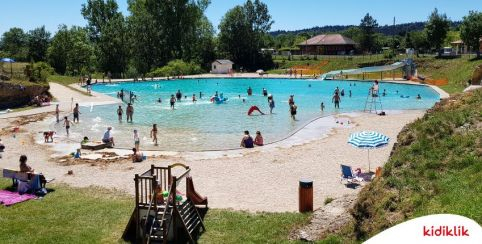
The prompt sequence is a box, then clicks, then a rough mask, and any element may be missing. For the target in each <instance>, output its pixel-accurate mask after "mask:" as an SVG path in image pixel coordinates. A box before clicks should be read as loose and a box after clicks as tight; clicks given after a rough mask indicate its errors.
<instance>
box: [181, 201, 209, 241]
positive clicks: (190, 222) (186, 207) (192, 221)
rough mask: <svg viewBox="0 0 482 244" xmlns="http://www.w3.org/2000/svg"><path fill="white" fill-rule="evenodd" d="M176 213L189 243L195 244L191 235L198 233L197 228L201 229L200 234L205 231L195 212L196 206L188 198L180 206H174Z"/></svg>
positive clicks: (198, 215) (199, 216)
mask: <svg viewBox="0 0 482 244" xmlns="http://www.w3.org/2000/svg"><path fill="white" fill-rule="evenodd" d="M176 212H177V214H178V215H179V217H180V219H181V221H182V224H183V226H184V230H185V231H186V232H187V234H188V236H189V242H190V243H196V240H195V239H194V235H193V234H195V233H194V232H195V231H200V229H199V228H202V232H204V231H206V228H205V227H204V223H203V220H202V218H201V215H200V214H199V212H198V211H197V208H196V206H195V205H194V203H193V202H192V200H191V199H190V198H187V199H186V201H184V202H183V203H182V204H180V205H176Z"/></svg>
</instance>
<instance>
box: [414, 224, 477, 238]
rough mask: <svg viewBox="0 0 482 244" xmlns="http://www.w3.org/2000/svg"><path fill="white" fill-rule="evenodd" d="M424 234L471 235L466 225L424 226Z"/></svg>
mask: <svg viewBox="0 0 482 244" xmlns="http://www.w3.org/2000/svg"><path fill="white" fill-rule="evenodd" d="M423 236H470V234H469V230H468V229H466V228H465V226H460V225H459V226H446V225H444V226H437V227H435V226H431V227H427V226H424V227H423Z"/></svg>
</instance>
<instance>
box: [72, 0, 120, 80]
mask: <svg viewBox="0 0 482 244" xmlns="http://www.w3.org/2000/svg"><path fill="white" fill-rule="evenodd" d="M81 13H82V15H83V16H84V19H86V20H87V22H88V25H87V28H88V30H89V36H90V39H91V40H92V42H93V43H94V44H95V50H96V53H97V57H98V58H99V61H98V64H99V67H98V68H99V69H100V70H101V71H103V72H105V73H106V72H111V73H112V74H113V75H114V76H115V77H120V76H121V74H122V73H124V72H125V70H126V68H127V61H128V46H127V23H126V21H125V19H124V16H123V15H122V13H121V12H120V11H119V10H118V5H117V3H116V1H115V0H105V1H104V0H88V1H87V3H86V4H83V5H82V10H81Z"/></svg>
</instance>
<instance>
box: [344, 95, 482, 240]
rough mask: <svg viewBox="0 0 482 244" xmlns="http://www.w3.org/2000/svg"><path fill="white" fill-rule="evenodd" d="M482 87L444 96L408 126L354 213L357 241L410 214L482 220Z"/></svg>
mask: <svg viewBox="0 0 482 244" xmlns="http://www.w3.org/2000/svg"><path fill="white" fill-rule="evenodd" d="M481 126H482V90H480V89H479V90H477V91H474V92H473V93H468V94H459V95H456V96H454V97H452V98H451V99H450V100H448V99H447V100H444V101H442V102H441V103H440V104H439V105H436V107H435V108H434V109H432V110H431V111H429V112H428V113H427V114H426V115H425V116H424V117H423V118H422V119H419V120H417V121H415V122H414V123H412V124H410V125H408V126H407V127H406V128H405V129H404V130H403V131H402V132H401V133H400V134H399V136H398V138H397V141H398V144H397V146H396V147H395V148H394V151H393V154H392V156H391V157H390V159H389V161H388V162H387V164H386V165H385V166H384V169H383V175H382V177H381V178H379V179H378V180H375V181H374V182H373V183H372V184H370V185H368V186H367V187H365V188H364V189H363V190H362V191H361V193H360V195H359V199H358V201H357V203H356V204H355V207H354V209H353V211H352V215H353V216H354V218H355V223H354V224H353V226H351V228H347V229H351V230H353V231H352V232H348V233H343V235H344V236H351V237H352V238H353V239H351V240H358V241H361V240H365V239H367V238H369V237H371V236H373V235H375V234H377V233H379V232H381V231H383V230H385V229H387V228H389V227H391V226H393V225H395V224H397V223H400V222H403V221H406V220H407V219H411V218H415V217H419V216H424V215H429V214H440V213H450V214H459V215H463V216H466V217H468V218H471V219H474V220H475V221H476V222H477V223H479V224H482V214H481V213H482V204H481V203H482V184H481V183H480V179H481V178H482V130H481Z"/></svg>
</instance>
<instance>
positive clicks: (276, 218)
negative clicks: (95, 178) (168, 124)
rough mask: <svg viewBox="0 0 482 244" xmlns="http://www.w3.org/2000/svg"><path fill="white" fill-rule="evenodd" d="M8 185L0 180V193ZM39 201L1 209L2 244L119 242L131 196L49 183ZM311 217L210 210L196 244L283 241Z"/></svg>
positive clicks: (8, 182)
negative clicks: (205, 229)
mask: <svg viewBox="0 0 482 244" xmlns="http://www.w3.org/2000/svg"><path fill="white" fill-rule="evenodd" d="M10 184H11V181H10V180H6V179H2V178H0V189H4V188H6V187H8V186H10ZM50 187H51V188H53V189H55V191H54V192H51V193H49V194H48V195H47V196H46V197H45V198H44V199H42V200H31V201H27V202H24V203H19V204H16V205H14V206H11V207H3V206H0V226H1V227H2V228H0V243H117V242H119V241H122V240H121V239H120V238H121V236H122V233H123V231H124V228H125V226H126V224H127V222H128V220H129V217H130V215H131V213H132V210H133V207H134V197H132V196H127V195H125V194H122V193H118V192H114V191H109V190H105V189H102V188H93V187H90V188H72V187H69V186H66V185H63V184H60V185H59V184H52V185H50ZM308 218H309V215H306V214H297V213H259V214H251V213H246V212H239V211H230V210H217V209H211V210H209V211H208V214H207V215H206V218H205V220H204V221H205V222H204V223H205V225H206V228H207V231H206V232H205V233H204V234H203V235H202V236H201V239H200V240H199V242H200V243H239V242H248V243H275V242H276V243H280V242H281V243H283V242H288V235H289V231H290V230H291V229H292V228H294V227H295V226H298V225H301V224H303V223H306V222H307V220H308Z"/></svg>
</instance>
